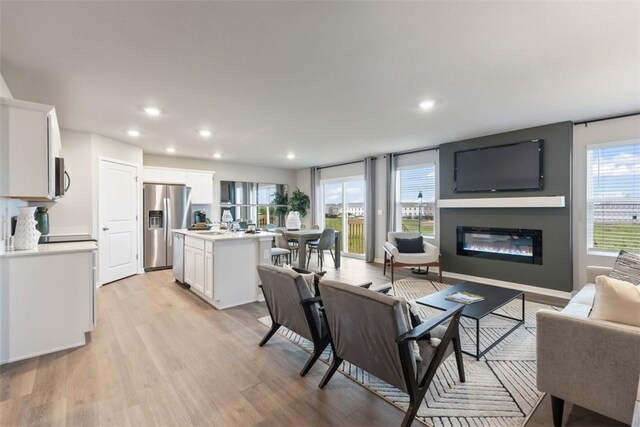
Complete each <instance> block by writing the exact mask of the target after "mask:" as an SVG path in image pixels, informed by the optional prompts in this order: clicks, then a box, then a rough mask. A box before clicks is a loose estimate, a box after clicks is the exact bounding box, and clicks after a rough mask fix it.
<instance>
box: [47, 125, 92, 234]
mask: <svg viewBox="0 0 640 427" xmlns="http://www.w3.org/2000/svg"><path fill="white" fill-rule="evenodd" d="M60 133H61V138H62V152H61V155H62V157H63V158H64V165H65V169H66V171H67V172H68V173H69V177H70V178H71V185H70V186H69V190H68V191H67V193H66V194H65V196H64V198H62V199H60V201H58V202H56V203H51V204H50V206H49V223H50V226H49V234H51V235H61V234H92V235H93V214H94V213H93V204H92V197H93V162H92V161H91V159H92V158H93V157H92V156H93V155H92V141H91V134H89V133H86V132H75V131H69V130H64V129H63V130H61V132H60Z"/></svg>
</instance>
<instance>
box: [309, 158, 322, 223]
mask: <svg viewBox="0 0 640 427" xmlns="http://www.w3.org/2000/svg"><path fill="white" fill-rule="evenodd" d="M310 170H311V194H310V195H309V197H310V198H311V225H312V226H313V225H314V224H320V218H318V211H319V210H320V209H319V206H320V205H321V204H322V201H321V200H318V197H320V191H319V187H320V168H318V167H312V168H311V169H310Z"/></svg>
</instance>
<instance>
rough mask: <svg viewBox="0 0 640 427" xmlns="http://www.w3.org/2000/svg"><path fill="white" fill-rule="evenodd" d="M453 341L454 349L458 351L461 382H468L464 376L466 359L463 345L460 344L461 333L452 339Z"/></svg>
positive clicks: (457, 357) (457, 362)
mask: <svg viewBox="0 0 640 427" xmlns="http://www.w3.org/2000/svg"><path fill="white" fill-rule="evenodd" d="M451 341H452V343H453V351H454V352H455V353H456V365H458V375H459V376H460V382H466V379H465V376H464V360H463V359H462V346H461V344H460V335H459V334H458V336H455V337H453V338H452V339H451Z"/></svg>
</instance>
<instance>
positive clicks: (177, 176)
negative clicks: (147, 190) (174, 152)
mask: <svg viewBox="0 0 640 427" xmlns="http://www.w3.org/2000/svg"><path fill="white" fill-rule="evenodd" d="M164 182H166V183H167V184H184V185H187V173H186V172H184V171H181V170H176V169H166V170H165V173H164Z"/></svg>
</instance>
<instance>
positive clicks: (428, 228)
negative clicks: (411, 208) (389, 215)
mask: <svg viewBox="0 0 640 427" xmlns="http://www.w3.org/2000/svg"><path fill="white" fill-rule="evenodd" d="M421 228H422V230H421V231H422V234H423V235H424V236H433V235H435V230H434V228H435V223H434V221H433V220H432V219H429V220H427V219H423V220H422V224H421ZM402 230H403V231H418V220H417V219H412V218H402Z"/></svg>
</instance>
